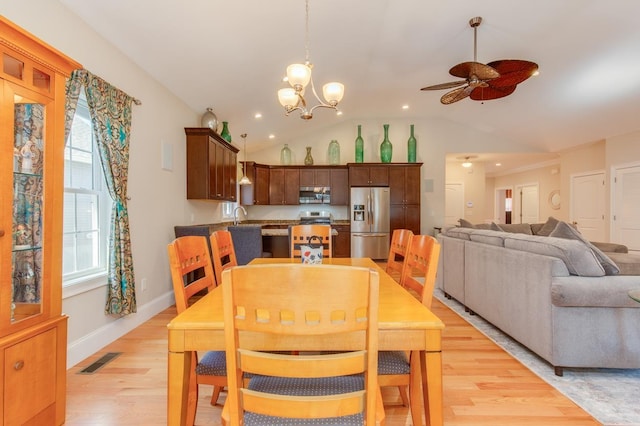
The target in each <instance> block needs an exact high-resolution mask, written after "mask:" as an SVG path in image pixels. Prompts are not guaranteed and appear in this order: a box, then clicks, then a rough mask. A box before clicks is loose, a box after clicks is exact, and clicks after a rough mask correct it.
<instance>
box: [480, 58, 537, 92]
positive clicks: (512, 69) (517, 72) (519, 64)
mask: <svg viewBox="0 0 640 426" xmlns="http://www.w3.org/2000/svg"><path fill="white" fill-rule="evenodd" d="M487 65H490V66H491V67H493V68H495V69H496V70H497V71H498V72H499V73H500V77H498V78H496V79H494V80H491V81H490V82H489V86H491V87H505V86H513V85H514V84H520V83H522V82H523V81H525V80H526V79H528V78H529V77H531V76H532V75H533V74H534V73H535V72H536V71H537V70H538V64H536V63H535V62H531V61H523V60H520V59H501V60H498V61H493V62H489V63H488V64H487Z"/></svg>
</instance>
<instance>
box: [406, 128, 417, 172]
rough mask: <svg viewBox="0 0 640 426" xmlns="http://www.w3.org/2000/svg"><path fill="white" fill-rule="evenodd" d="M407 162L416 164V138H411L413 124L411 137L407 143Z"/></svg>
mask: <svg viewBox="0 0 640 426" xmlns="http://www.w3.org/2000/svg"><path fill="white" fill-rule="evenodd" d="M407 162H409V163H415V162H416V138H415V136H413V124H412V125H411V136H409V140H408V141H407Z"/></svg>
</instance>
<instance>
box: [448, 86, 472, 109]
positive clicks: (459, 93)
mask: <svg viewBox="0 0 640 426" xmlns="http://www.w3.org/2000/svg"><path fill="white" fill-rule="evenodd" d="M471 92H473V87H471V86H465V87H460V88H458V89H455V90H452V91H450V92H447V93H445V94H444V95H443V96H442V97H441V98H440V102H442V103H443V104H444V105H449V104H452V103H454V102H458V101H461V100H463V99H464V98H466V97H468V96H469V94H470V93H471Z"/></svg>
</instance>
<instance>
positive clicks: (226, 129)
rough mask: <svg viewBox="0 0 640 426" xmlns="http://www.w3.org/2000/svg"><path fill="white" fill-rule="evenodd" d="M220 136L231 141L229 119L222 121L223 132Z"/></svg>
mask: <svg viewBox="0 0 640 426" xmlns="http://www.w3.org/2000/svg"><path fill="white" fill-rule="evenodd" d="M220 137H222V139H224V140H225V141H227V142H229V143H231V133H229V123H228V122H227V121H223V122H222V132H221V133H220Z"/></svg>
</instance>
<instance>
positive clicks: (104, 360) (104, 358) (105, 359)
mask: <svg viewBox="0 0 640 426" xmlns="http://www.w3.org/2000/svg"><path fill="white" fill-rule="evenodd" d="M120 354H122V352H108V353H107V354H105V355H103V356H102V358H100V359H99V360H97V361H96V362H94V363H93V364H91V365H89V366H88V367H86V368H84V369H82V370H80V371H78V374H93V373H95V372H96V371H98V370H99V369H101V368H102V367H104V366H105V365H107V364H108V363H109V362H111V361H113V360H114V359H116V358H117V357H118V356H119V355H120Z"/></svg>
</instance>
